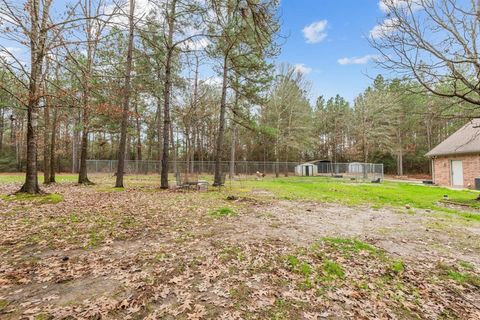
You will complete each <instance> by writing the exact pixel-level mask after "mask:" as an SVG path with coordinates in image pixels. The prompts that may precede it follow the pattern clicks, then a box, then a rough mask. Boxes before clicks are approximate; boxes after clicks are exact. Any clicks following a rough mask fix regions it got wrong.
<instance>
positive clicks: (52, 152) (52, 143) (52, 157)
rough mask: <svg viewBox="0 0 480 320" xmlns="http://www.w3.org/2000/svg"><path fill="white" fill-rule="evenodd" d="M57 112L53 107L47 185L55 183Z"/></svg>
mask: <svg viewBox="0 0 480 320" xmlns="http://www.w3.org/2000/svg"><path fill="white" fill-rule="evenodd" d="M57 112H58V109H57V108H56V107H55V108H54V110H53V119H52V131H51V133H50V138H51V140H50V179H49V181H48V182H49V183H55V182H56V181H55V170H56V165H55V161H56V158H55V150H56V140H57V139H56V135H57V118H58V116H57Z"/></svg>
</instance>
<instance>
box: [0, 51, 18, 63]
mask: <svg viewBox="0 0 480 320" xmlns="http://www.w3.org/2000/svg"><path fill="white" fill-rule="evenodd" d="M22 53H23V50H22V49H20V48H17V47H0V58H2V59H3V60H4V61H5V62H7V63H14V62H15V61H16V60H20V57H21V55H22ZM15 59H16V60H15Z"/></svg>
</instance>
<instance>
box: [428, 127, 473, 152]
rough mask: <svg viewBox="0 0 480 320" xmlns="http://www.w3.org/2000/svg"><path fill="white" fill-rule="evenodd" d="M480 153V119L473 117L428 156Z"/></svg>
mask: <svg viewBox="0 0 480 320" xmlns="http://www.w3.org/2000/svg"><path fill="white" fill-rule="evenodd" d="M467 153H480V119H473V120H471V121H469V122H468V123H467V124H466V125H464V126H463V127H462V128H460V129H459V130H458V131H457V132H455V133H454V134H452V135H451V136H450V137H448V138H447V139H445V140H444V141H443V142H441V143H440V144H439V145H438V146H436V147H435V148H433V149H432V150H430V151H429V152H428V153H427V154H426V156H427V157H434V156H444V155H453V154H467Z"/></svg>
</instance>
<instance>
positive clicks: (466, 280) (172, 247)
mask: <svg viewBox="0 0 480 320" xmlns="http://www.w3.org/2000/svg"><path fill="white" fill-rule="evenodd" d="M95 178H96V179H95V181H97V182H99V183H98V184H97V185H94V186H88V187H83V186H77V185H75V184H73V183H72V182H62V183H60V184H58V185H54V186H49V187H45V190H46V191H48V192H49V193H50V195H49V196H47V197H40V198H38V199H31V198H24V197H18V198H15V197H9V196H5V195H8V194H9V193H11V192H13V191H15V190H16V189H17V188H18V187H19V184H18V183H17V182H16V181H8V182H6V183H3V184H1V185H0V194H2V195H3V196H2V197H1V198H0V213H1V214H0V228H1V229H0V234H1V238H0V318H1V319H18V318H32V319H63V318H65V319H75V318H79V319H83V318H91V319H99V318H102V319H144V318H147V319H338V318H351V319H371V318H379V319H417V318H419V319H442V318H443V319H478V318H480V278H479V270H480V223H479V222H478V221H477V220H475V219H473V220H472V219H467V218H466V217H465V216H462V215H454V214H451V213H448V212H438V211H435V210H431V209H418V210H417V209H415V208H410V209H408V210H407V209H404V208H401V207H391V208H389V207H380V206H377V205H375V206H373V207H372V206H368V205H364V204H362V205H359V206H346V205H342V204H338V203H325V202H320V200H315V199H313V200H307V199H302V198H294V199H289V200H285V199H279V198H277V196H281V195H279V193H278V191H276V190H275V189H274V188H271V189H269V188H268V186H266V185H262V182H256V181H249V182H237V183H234V184H233V185H230V186H227V187H226V188H224V189H222V190H217V189H213V188H210V190H209V191H208V192H178V191H160V190H158V189H157V188H156V186H157V183H158V182H157V180H153V179H152V177H129V178H128V180H127V188H126V189H115V188H112V187H111V186H112V180H113V179H112V178H111V177H95ZM9 179H10V178H9ZM65 181H68V180H67V179H66V180H65ZM291 183H292V184H295V183H300V182H299V181H295V180H292V181H291ZM387 187H388V186H387ZM52 194H54V195H55V196H52ZM231 194H233V195H237V196H238V198H236V200H233V201H229V200H227V196H228V195H231ZM282 198H285V197H282Z"/></svg>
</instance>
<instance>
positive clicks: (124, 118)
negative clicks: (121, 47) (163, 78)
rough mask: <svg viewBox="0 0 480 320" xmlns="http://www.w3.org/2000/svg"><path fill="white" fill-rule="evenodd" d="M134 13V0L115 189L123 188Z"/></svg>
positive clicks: (129, 21) (131, 3) (133, 3)
mask: <svg viewBox="0 0 480 320" xmlns="http://www.w3.org/2000/svg"><path fill="white" fill-rule="evenodd" d="M134 11H135V0H130V13H129V16H128V23H129V29H128V31H129V33H128V49H127V61H126V68H125V86H124V90H123V112H122V124H121V129H120V145H119V148H118V149H119V150H118V163H117V164H118V166H117V179H116V181H115V187H116V188H123V172H124V170H125V156H126V152H125V148H126V145H125V143H126V139H127V126H128V109H129V104H130V91H131V88H130V81H131V74H132V55H133V31H134V29H133V28H134V21H133V14H134ZM129 151H130V150H129Z"/></svg>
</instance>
